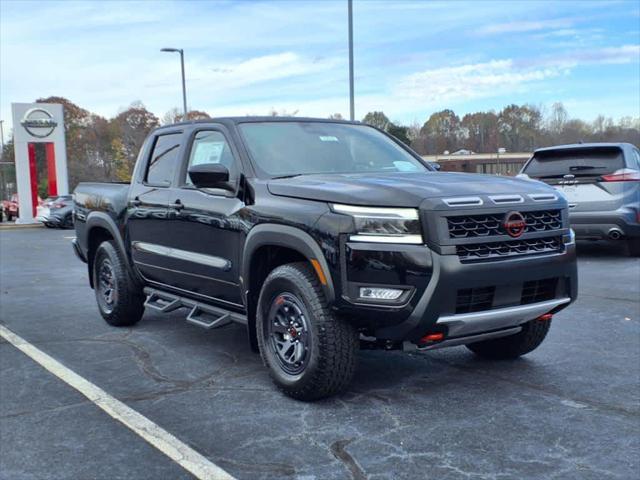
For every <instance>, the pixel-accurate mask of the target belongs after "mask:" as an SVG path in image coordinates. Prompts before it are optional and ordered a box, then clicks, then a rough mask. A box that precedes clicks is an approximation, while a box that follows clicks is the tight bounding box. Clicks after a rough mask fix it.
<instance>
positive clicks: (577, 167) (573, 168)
mask: <svg viewBox="0 0 640 480" xmlns="http://www.w3.org/2000/svg"><path fill="white" fill-rule="evenodd" d="M603 168H607V167H594V166H592V165H572V166H570V167H569V170H570V171H572V172H577V171H579V170H597V169H600V170H601V169H603Z"/></svg>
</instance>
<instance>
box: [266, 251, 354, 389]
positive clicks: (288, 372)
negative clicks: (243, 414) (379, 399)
mask: <svg viewBox="0 0 640 480" xmlns="http://www.w3.org/2000/svg"><path fill="white" fill-rule="evenodd" d="M256 329H257V337H258V346H259V348H260V354H261V356H262V360H263V362H264V364H265V365H266V366H267V368H268V369H269V374H270V376H271V379H272V380H273V382H274V383H275V384H276V386H277V387H278V388H279V389H280V390H282V391H283V392H284V393H285V394H286V395H288V396H290V397H292V398H295V399H297V400H304V401H311V400H318V399H321V398H326V397H329V396H331V395H335V394H336V393H339V392H341V391H343V390H345V389H346V388H347V387H348V386H349V384H350V382H351V379H352V377H353V374H354V372H355V367H356V356H357V351H358V349H359V341H358V332H357V331H356V329H355V328H354V327H353V326H352V325H350V324H349V323H347V322H346V321H344V320H343V319H341V318H338V317H336V316H335V315H334V314H333V312H332V311H331V309H330V308H329V306H328V305H327V300H326V298H325V295H324V292H323V290H322V287H321V286H320V283H319V282H318V278H317V276H316V274H315V272H314V271H313V270H312V269H311V267H310V266H309V264H307V263H292V264H288V265H282V266H280V267H277V268H276V269H274V270H273V271H272V272H271V273H270V274H269V276H268V277H267V279H266V280H265V281H264V284H263V286H262V290H261V292H260V298H259V299H258V308H257V318H256Z"/></svg>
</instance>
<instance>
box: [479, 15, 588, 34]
mask: <svg viewBox="0 0 640 480" xmlns="http://www.w3.org/2000/svg"><path fill="white" fill-rule="evenodd" d="M574 23H575V20H574V19H572V18H557V19H553V20H529V21H526V20H525V21H513V22H505V23H493V24H489V25H485V26H484V27H481V28H479V29H478V31H477V33H479V34H481V35H500V34H505V33H526V32H537V31H541V30H552V29H557V28H569V27H571V26H573V25H574Z"/></svg>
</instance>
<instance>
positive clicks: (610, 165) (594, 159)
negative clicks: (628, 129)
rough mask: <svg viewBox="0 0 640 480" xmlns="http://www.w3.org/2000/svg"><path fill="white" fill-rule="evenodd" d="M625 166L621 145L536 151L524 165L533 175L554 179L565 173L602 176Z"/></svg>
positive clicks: (527, 172)
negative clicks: (619, 146) (618, 146)
mask: <svg viewBox="0 0 640 480" xmlns="http://www.w3.org/2000/svg"><path fill="white" fill-rule="evenodd" d="M621 168H624V156H623V154H622V150H621V149H619V148H615V147H613V148H609V147H603V148H582V149H567V150H549V151H543V152H538V153H536V154H535V155H534V156H533V158H532V159H531V162H529V164H528V165H527V167H526V168H525V169H524V173H526V174H527V175H529V176H530V177H532V178H540V179H546V178H548V179H553V178H562V177H564V176H565V175H574V176H575V177H576V178H580V177H587V178H588V177H600V176H602V175H607V174H610V173H613V172H615V171H616V170H619V169H621Z"/></svg>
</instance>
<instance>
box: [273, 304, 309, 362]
mask: <svg viewBox="0 0 640 480" xmlns="http://www.w3.org/2000/svg"><path fill="white" fill-rule="evenodd" d="M307 318H308V314H307V312H306V308H305V307H304V304H303V303H302V301H301V300H300V299H298V298H297V297H296V296H295V295H293V294H291V293H282V294H280V295H277V296H276V297H275V298H274V299H273V301H272V302H271V307H270V309H269V313H268V315H267V335H268V337H269V338H268V341H267V342H268V347H269V348H270V349H271V351H272V352H273V354H274V357H275V358H276V359H277V361H278V364H279V365H280V368H282V370H284V371H285V372H287V373H288V374H289V375H298V374H299V373H301V372H302V371H303V370H304V369H305V367H306V366H307V364H308V362H309V356H310V346H311V334H310V332H309V325H308V323H307Z"/></svg>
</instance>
